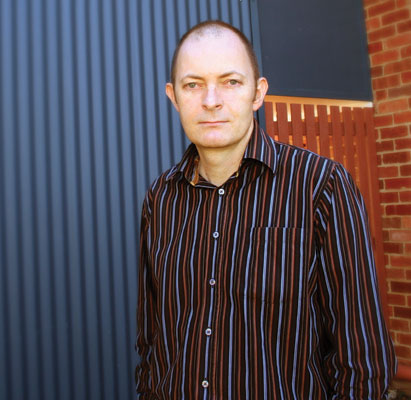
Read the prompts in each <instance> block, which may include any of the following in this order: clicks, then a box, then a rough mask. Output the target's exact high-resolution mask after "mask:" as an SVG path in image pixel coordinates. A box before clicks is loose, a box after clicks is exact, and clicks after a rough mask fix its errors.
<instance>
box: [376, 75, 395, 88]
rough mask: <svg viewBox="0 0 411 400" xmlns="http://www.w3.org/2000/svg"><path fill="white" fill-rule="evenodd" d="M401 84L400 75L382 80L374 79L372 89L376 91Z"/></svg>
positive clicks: (385, 77)
mask: <svg viewBox="0 0 411 400" xmlns="http://www.w3.org/2000/svg"><path fill="white" fill-rule="evenodd" d="M399 84H400V75H398V74H397V75H390V76H383V77H381V78H374V79H373V80H372V87H373V89H374V90H378V89H387V88H392V87H394V86H398V85H399Z"/></svg>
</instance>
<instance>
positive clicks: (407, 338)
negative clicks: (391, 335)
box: [397, 332, 411, 346]
mask: <svg viewBox="0 0 411 400" xmlns="http://www.w3.org/2000/svg"><path fill="white" fill-rule="evenodd" d="M397 341H398V342H399V343H401V344H403V345H405V346H411V334H410V333H408V334H407V333H400V332H399V333H398V335H397Z"/></svg>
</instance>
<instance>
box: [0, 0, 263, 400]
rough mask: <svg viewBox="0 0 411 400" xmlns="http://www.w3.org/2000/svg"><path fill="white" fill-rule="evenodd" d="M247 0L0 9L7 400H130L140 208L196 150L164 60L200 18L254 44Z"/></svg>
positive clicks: (1, 391)
mask: <svg viewBox="0 0 411 400" xmlns="http://www.w3.org/2000/svg"><path fill="white" fill-rule="evenodd" d="M250 1H251V0H242V1H241V0H219V1H217V0H208V1H206V0H197V1H195V0H191V1H190V0H186V1H183V0H180V1H178V0H174V1H171V0H155V1H153V0H104V1H102V0H87V1H82V0H61V1H56V0H1V1H0V263H1V264H0V266H1V269H0V324H1V325H0V399H1V400H3V399H4V400H6V399H7V400H21V399H27V400H29V399H36V400H37V399H39V400H47V399H50V400H56V399H59V400H63V399H70V400H72V399H75V400H81V399H87V400H92V399H96V400H97V399H98V400H101V399H110V400H111V399H116V400H118V399H127V398H129V399H131V398H133V395H134V383H133V369H134V365H135V363H136V355H135V354H134V349H133V346H134V332H135V319H134V315H135V303H136V265H137V262H136V259H137V257H138V249H137V247H136V245H137V243H138V226H139V215H140V207H141V202H142V199H143V196H144V192H145V190H146V188H147V187H148V185H149V183H150V182H151V181H152V180H153V179H154V178H155V177H156V176H157V175H158V174H159V173H160V172H161V171H162V170H164V169H166V168H168V167H169V166H170V165H171V164H172V163H174V162H176V161H177V160H178V159H179V158H180V156H181V155H182V152H183V150H184V148H185V147H186V145H187V143H186V141H185V139H184V136H183V135H182V133H181V129H180V125H179V120H178V115H177V114H176V113H175V112H173V111H172V110H171V107H170V105H169V104H168V102H167V100H166V98H165V95H164V84H165V82H166V80H167V77H168V69H169V60H170V58H171V55H172V50H173V49H174V47H175V44H176V41H177V38H178V37H179V36H180V35H181V34H182V33H184V31H186V29H187V28H188V27H190V26H191V25H193V24H195V23H196V22H198V21H200V20H204V19H208V18H220V19H223V20H226V21H228V22H232V23H233V24H234V25H236V26H237V27H240V28H241V29H242V30H243V31H244V32H245V33H246V34H247V35H248V36H250V37H251V25H252V24H251V19H252V13H251V11H250V10H251V9H252V8H253V7H254V6H255V4H254V5H253V3H254V2H253V1H251V2H250ZM253 13H254V15H255V11H253ZM254 28H255V27H254Z"/></svg>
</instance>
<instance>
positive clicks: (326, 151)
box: [317, 105, 330, 157]
mask: <svg viewBox="0 0 411 400" xmlns="http://www.w3.org/2000/svg"><path fill="white" fill-rule="evenodd" d="M317 110H318V127H319V132H320V152H321V155H323V156H325V157H330V136H329V135H330V132H329V126H328V115H327V106H323V105H320V106H318V107H317Z"/></svg>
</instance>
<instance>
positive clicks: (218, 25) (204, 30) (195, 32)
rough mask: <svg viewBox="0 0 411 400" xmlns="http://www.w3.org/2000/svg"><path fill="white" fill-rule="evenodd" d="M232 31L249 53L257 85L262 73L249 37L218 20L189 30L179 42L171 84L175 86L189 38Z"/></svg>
mask: <svg viewBox="0 0 411 400" xmlns="http://www.w3.org/2000/svg"><path fill="white" fill-rule="evenodd" d="M227 30H229V31H231V32H233V33H234V34H235V35H236V36H237V37H238V38H239V39H240V41H241V42H242V44H243V45H244V48H245V50H246V52H247V55H248V58H249V59H250V63H251V67H252V69H253V75H254V81H255V82H256V83H257V80H258V78H259V77H260V71H259V68H258V62H257V57H256V55H255V52H254V49H253V46H252V45H251V43H250V41H249V40H248V39H247V37H246V36H245V35H244V34H243V33H242V32H241V31H240V30H238V29H237V28H234V27H233V26H232V25H230V24H227V23H225V22H223V21H218V20H215V21H214V20H211V21H204V22H201V23H199V24H197V25H195V26H193V27H192V28H191V29H190V30H188V31H187V32H186V33H185V34H184V35H183V36H182V37H181V39H180V41H179V42H178V45H177V47H176V49H175V51H174V55H173V60H172V62H171V83H172V84H173V85H174V84H175V79H176V69H177V59H178V55H179V53H180V49H181V46H182V45H183V43H184V42H185V41H186V40H187V39H188V38H190V39H191V38H193V39H195V38H196V37H197V38H198V39H200V38H202V37H204V36H207V35H210V36H213V37H219V36H221V35H222V34H223V33H224V31H227Z"/></svg>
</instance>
